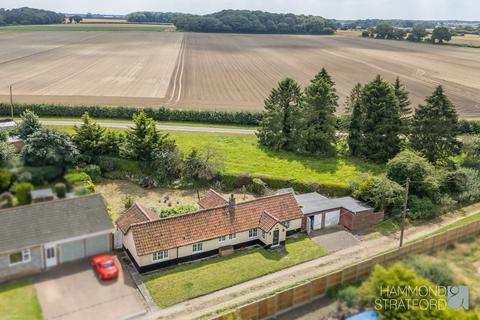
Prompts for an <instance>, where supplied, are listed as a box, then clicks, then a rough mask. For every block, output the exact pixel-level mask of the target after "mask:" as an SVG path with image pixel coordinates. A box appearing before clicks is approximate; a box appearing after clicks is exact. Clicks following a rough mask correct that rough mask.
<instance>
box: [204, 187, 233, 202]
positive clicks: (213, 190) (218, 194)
mask: <svg viewBox="0 0 480 320" xmlns="http://www.w3.org/2000/svg"><path fill="white" fill-rule="evenodd" d="M208 191H212V192H213V193H214V194H215V195H217V196H219V197H220V198H222V199H223V200H225V202H228V200H227V199H225V198H224V197H223V196H222V195H221V194H220V193H218V192H217V191H216V190H215V189H212V188H210V189H208Z"/></svg>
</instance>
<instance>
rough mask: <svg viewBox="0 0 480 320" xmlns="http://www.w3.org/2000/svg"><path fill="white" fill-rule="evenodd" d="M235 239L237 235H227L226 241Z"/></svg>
mask: <svg viewBox="0 0 480 320" xmlns="http://www.w3.org/2000/svg"><path fill="white" fill-rule="evenodd" d="M236 238H237V234H236V233H231V234H229V235H228V239H230V240H232V239H236Z"/></svg>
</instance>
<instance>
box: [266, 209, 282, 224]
mask: <svg viewBox="0 0 480 320" xmlns="http://www.w3.org/2000/svg"><path fill="white" fill-rule="evenodd" d="M263 213H265V214H266V215H268V216H269V217H270V218H272V219H273V220H275V221H278V222H280V220H279V219H278V218H277V217H275V216H274V215H273V214H271V213H270V212H268V211H267V210H263Z"/></svg>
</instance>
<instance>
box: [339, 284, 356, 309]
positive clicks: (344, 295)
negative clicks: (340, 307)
mask: <svg viewBox="0 0 480 320" xmlns="http://www.w3.org/2000/svg"><path fill="white" fill-rule="evenodd" d="M337 297H338V299H339V300H340V301H343V302H345V304H346V305H347V307H349V308H353V307H355V306H356V305H357V304H358V288H357V287H354V286H347V287H345V288H341V289H340V290H338V293H337Z"/></svg>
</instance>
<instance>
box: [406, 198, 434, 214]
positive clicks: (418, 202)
mask: <svg viewBox="0 0 480 320" xmlns="http://www.w3.org/2000/svg"><path fill="white" fill-rule="evenodd" d="M408 208H409V209H410V211H409V213H408V216H409V217H410V218H412V219H425V218H431V217H436V216H438V215H439V214H440V212H441V208H440V206H438V205H436V204H434V203H433V201H432V200H431V199H430V198H427V197H423V198H420V197H417V196H414V195H412V196H411V197H410V198H409V201H408Z"/></svg>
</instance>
